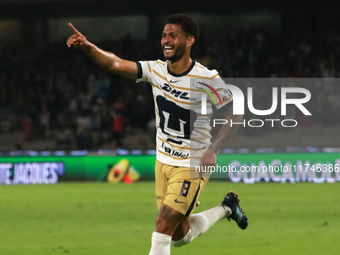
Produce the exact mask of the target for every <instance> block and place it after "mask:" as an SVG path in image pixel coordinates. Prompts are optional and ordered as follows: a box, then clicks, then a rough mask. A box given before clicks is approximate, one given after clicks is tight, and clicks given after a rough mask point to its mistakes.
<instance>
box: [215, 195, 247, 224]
mask: <svg viewBox="0 0 340 255" xmlns="http://www.w3.org/2000/svg"><path fill="white" fill-rule="evenodd" d="M239 202H240V199H238V194H237V193H236V194H235V193H234V191H231V192H229V193H228V194H227V195H226V196H225V197H224V199H223V201H222V203H221V204H222V205H224V206H228V207H229V208H230V210H231V215H230V216H229V217H228V218H227V219H228V220H229V221H230V219H233V220H234V221H236V223H237V226H239V227H240V228H241V229H246V228H247V227H248V218H247V216H246V215H245V214H244V211H242V209H241V208H240V205H239Z"/></svg>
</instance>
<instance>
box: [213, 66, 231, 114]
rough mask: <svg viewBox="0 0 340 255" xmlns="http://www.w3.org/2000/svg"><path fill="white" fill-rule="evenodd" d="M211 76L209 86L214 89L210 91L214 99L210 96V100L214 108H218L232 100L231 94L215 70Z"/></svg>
mask: <svg viewBox="0 0 340 255" xmlns="http://www.w3.org/2000/svg"><path fill="white" fill-rule="evenodd" d="M215 72H216V71H215ZM213 77H214V78H213V79H212V80H211V82H210V86H211V87H212V88H213V89H214V91H213V92H214V93H212V95H213V98H214V99H212V98H210V102H211V103H212V104H214V105H215V106H216V109H220V108H222V107H224V106H225V105H227V104H229V103H230V102H231V101H232V100H233V95H232V93H231V91H230V90H229V89H228V88H227V84H225V82H224V81H223V80H222V79H221V77H220V76H219V75H218V73H217V72H216V74H215V75H214V76H213Z"/></svg>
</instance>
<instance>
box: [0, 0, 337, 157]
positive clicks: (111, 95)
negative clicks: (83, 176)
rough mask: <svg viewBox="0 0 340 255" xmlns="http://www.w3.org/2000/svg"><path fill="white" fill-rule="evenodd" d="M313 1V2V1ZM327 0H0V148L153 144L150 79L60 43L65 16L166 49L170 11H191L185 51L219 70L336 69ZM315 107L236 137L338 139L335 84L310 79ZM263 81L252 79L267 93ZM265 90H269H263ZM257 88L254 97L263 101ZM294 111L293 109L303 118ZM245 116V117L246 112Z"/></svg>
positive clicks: (103, 34)
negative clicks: (189, 48) (115, 70)
mask: <svg viewBox="0 0 340 255" xmlns="http://www.w3.org/2000/svg"><path fill="white" fill-rule="evenodd" d="M311 3H313V4H311ZM336 7H339V4H338V3H337V2H335V1H291V0H289V1H281V2H280V1H266V0H260V1H256V2H253V1H247V0H241V1H226V2H224V3H223V4H221V3H219V2H210V3H209V4H207V3H203V2H202V3H201V4H200V3H198V2H197V3H195V4H192V3H191V2H190V1H176V0H175V1H171V4H170V3H169V4H165V3H164V5H163V4H160V3H159V2H158V1H120V0H115V1H104V0H98V1H89V0H68V1H64V0H40V1H38V0H37V1H34V0H32V1H24V0H22V1H21V0H8V1H7V0H0V150H1V151H2V154H3V155H7V154H8V152H9V151H25V150H33V151H38V152H39V151H55V150H63V151H71V150H88V151H97V150H99V149H114V148H121V149H126V150H140V151H141V153H144V152H145V151H147V150H153V149H154V148H155V141H154V140H155V139H154V136H155V135H154V134H155V128H154V109H153V107H154V106H153V100H152V95H151V88H150V86H149V85H148V84H138V85H136V84H135V83H134V82H131V81H129V80H127V79H124V78H120V77H117V76H115V75H111V74H108V73H106V72H105V71H103V70H101V69H100V68H99V67H97V66H96V65H95V64H94V63H92V62H91V60H90V59H89V58H88V57H87V56H86V55H85V54H83V53H82V52H79V51H77V50H74V49H69V48H67V47H66V44H65V42H66V38H68V36H70V35H71V31H70V30H69V28H68V26H67V23H68V22H71V23H73V24H74V25H75V26H76V27H77V28H78V29H79V31H81V32H82V33H84V34H85V35H86V36H87V38H88V39H89V40H90V41H92V42H94V43H96V44H98V45H99V46H100V47H102V48H103V49H105V50H108V51H112V52H114V53H116V54H117V55H118V56H120V57H123V58H127V59H130V60H136V61H137V60H147V59H157V58H160V59H162V52H161V48H160V34H161V31H162V28H163V26H164V21H165V18H166V17H167V15H168V14H171V13H175V12H185V13H189V14H191V15H192V16H193V17H194V18H195V19H196V20H197V21H198V23H199V24H200V25H201V29H202V35H201V38H200V40H199V41H198V42H197V44H196V45H195V46H194V47H193V52H192V56H193V58H194V59H196V60H198V61H199V62H201V63H202V64H205V65H207V66H208V67H209V68H214V69H217V70H218V71H219V72H220V74H221V76H223V77H236V78H237V77H252V78H256V77H293V78H302V77H318V78H325V77H335V78H336V77H339V76H340V71H339V70H340V64H339V63H340V62H339V60H340V31H339V27H338V24H339V23H340V17H339V15H337V13H336V10H337V8H336ZM311 92H312V100H311V101H310V103H309V105H308V106H309V108H310V109H311V111H312V114H313V116H312V117H310V118H307V119H303V120H302V121H301V122H300V124H299V126H298V127H297V128H294V129H291V130H289V132H286V131H285V132H283V131H282V130H280V129H263V130H261V132H255V133H254V132H252V131H253V129H249V128H242V127H241V128H240V129H239V131H238V133H237V135H236V136H235V137H234V138H232V140H231V141H230V142H228V143H227V144H226V145H225V146H226V147H227V148H231V149H235V150H236V151H237V150H238V149H240V148H249V149H250V150H254V149H256V148H263V147H266V148H277V149H279V150H281V151H285V150H286V148H287V147H294V148H298V147H299V148H302V149H301V150H302V151H303V150H305V149H304V148H306V147H308V146H313V147H317V148H320V150H322V148H324V147H339V141H340V134H339V132H338V130H339V125H340V116H339V114H340V93H339V92H340V87H339V86H332V87H327V86H322V85H321V86H320V85H315V86H314V87H312V88H311ZM266 93H269V94H268V95H270V93H271V91H270V90H264V91H262V92H261V91H260V92H259V94H261V95H263V96H264V97H265V96H266ZM270 98H271V97H270ZM261 102H263V101H262V100H258V102H257V105H256V106H258V107H261ZM297 115H298V111H296V112H292V117H293V118H299V116H297ZM248 119H249V118H248Z"/></svg>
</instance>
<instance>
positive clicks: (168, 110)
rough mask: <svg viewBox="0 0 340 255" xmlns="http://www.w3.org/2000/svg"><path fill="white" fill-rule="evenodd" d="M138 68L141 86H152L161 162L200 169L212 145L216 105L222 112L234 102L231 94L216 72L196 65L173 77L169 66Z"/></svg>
mask: <svg viewBox="0 0 340 255" xmlns="http://www.w3.org/2000/svg"><path fill="white" fill-rule="evenodd" d="M137 65H138V79H137V82H142V81H146V82H149V83H150V84H151V85H152V92H153V97H154V102H155V111H156V127H157V137H156V139H157V142H156V144H157V156H156V157H157V160H158V161H160V162H162V163H164V164H167V165H173V166H182V167H193V166H197V165H198V164H199V159H200V158H201V156H202V155H203V153H204V152H205V151H206V150H207V149H208V147H209V145H210V143H211V134H210V130H211V125H210V118H211V115H212V112H213V111H212V105H215V107H216V108H217V109H220V108H221V107H223V106H224V105H226V104H228V103H229V102H231V101H232V95H231V92H230V91H229V90H228V89H227V88H226V87H225V83H224V82H223V80H222V79H221V78H220V76H219V74H218V72H217V71H216V70H209V69H207V68H206V67H204V66H202V65H201V64H199V63H197V62H195V61H193V63H192V65H191V67H190V68H189V69H188V70H187V71H186V72H184V73H182V74H174V73H172V72H171V71H170V70H169V69H168V65H167V62H163V61H160V60H157V61H139V62H137ZM204 94H205V97H203V96H202V95H204ZM202 98H203V101H204V102H206V107H205V108H204V109H203V107H202ZM205 98H206V99H205Z"/></svg>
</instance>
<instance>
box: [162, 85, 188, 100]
mask: <svg viewBox="0 0 340 255" xmlns="http://www.w3.org/2000/svg"><path fill="white" fill-rule="evenodd" d="M160 87H161V89H162V90H164V91H166V92H169V93H170V94H171V95H173V96H174V97H177V98H180V99H184V100H190V98H189V97H187V95H188V94H189V93H188V92H184V91H180V90H178V89H174V88H172V87H171V86H170V84H167V83H164V84H163V85H160Z"/></svg>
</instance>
